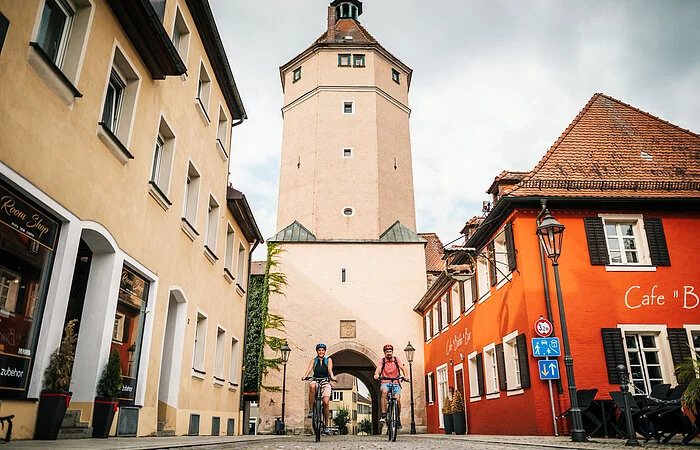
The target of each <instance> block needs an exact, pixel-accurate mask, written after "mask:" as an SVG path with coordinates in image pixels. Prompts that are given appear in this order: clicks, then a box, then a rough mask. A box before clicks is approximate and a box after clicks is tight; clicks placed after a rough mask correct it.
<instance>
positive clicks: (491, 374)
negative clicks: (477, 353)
mask: <svg viewBox="0 0 700 450" xmlns="http://www.w3.org/2000/svg"><path fill="white" fill-rule="evenodd" d="M483 355H484V356H483V360H484V388H485V391H486V392H485V393H486V400H491V399H494V398H499V397H500V396H501V390H500V386H499V383H498V359H497V357H496V343H494V342H492V343H490V344H489V345H486V346H484V352H483Z"/></svg>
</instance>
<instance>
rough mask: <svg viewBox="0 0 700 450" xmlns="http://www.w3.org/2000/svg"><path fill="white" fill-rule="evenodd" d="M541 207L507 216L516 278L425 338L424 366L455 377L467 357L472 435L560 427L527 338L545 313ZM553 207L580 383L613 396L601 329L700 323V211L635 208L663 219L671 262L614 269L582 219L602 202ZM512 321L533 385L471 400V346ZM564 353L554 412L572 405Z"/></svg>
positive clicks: (548, 431) (509, 327)
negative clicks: (600, 260) (591, 244)
mask: <svg viewBox="0 0 700 450" xmlns="http://www.w3.org/2000/svg"><path fill="white" fill-rule="evenodd" d="M537 212H538V211H527V210H526V211H516V212H515V213H513V214H512V215H511V217H510V218H509V221H510V222H511V223H512V226H513V236H514V244H515V248H516V249H517V265H518V267H517V271H514V272H513V273H512V274H511V275H512V279H511V281H510V282H507V283H506V284H505V285H503V286H501V287H500V288H499V289H496V287H493V286H492V287H491V288H490V297H488V298H486V299H485V300H482V301H480V302H477V303H476V304H474V306H473V309H471V310H468V312H467V313H466V314H462V315H461V316H460V318H459V319H457V320H456V321H455V320H453V324H451V325H450V326H449V328H448V329H446V330H444V331H442V332H441V333H440V334H439V336H436V337H433V338H432V339H431V340H430V341H429V342H428V343H426V344H425V370H426V373H429V372H433V373H435V372H436V369H437V367H439V366H441V365H443V364H445V363H447V364H448V374H449V377H448V380H449V384H450V386H454V385H455V377H454V369H453V368H454V366H455V365H458V364H460V363H463V364H464V378H465V390H466V392H467V395H466V397H467V399H466V401H465V403H466V409H467V411H466V412H467V427H468V433H470V434H528V435H552V434H554V426H553V423H552V411H551V406H550V396H549V389H548V384H547V383H546V382H544V381H541V380H540V379H539V376H538V372H537V370H538V369H537V362H536V359H535V358H534V357H532V356H531V355H532V348H531V338H532V337H536V335H535V333H534V329H533V325H534V322H535V320H536V319H537V318H539V317H540V316H546V306H545V300H544V288H543V279H542V270H541V263H540V257H539V250H538V241H537V238H536V235H535V229H536V222H535V217H536V214H537ZM551 212H552V215H553V216H554V217H555V218H556V219H557V220H558V221H560V222H561V223H562V224H564V225H565V226H566V231H565V233H564V240H563V251H562V255H561V257H560V259H559V263H560V266H559V269H560V276H561V286H562V297H563V300H564V305H565V310H566V318H567V325H568V331H569V341H570V344H571V354H572V356H573V359H574V371H575V380H576V385H577V388H578V389H591V388H597V389H599V392H598V395H597V397H596V398H597V399H610V397H609V395H608V392H609V391H611V390H619V385H611V384H610V383H609V382H608V375H607V369H606V360H605V354H604V351H603V343H602V334H601V328H619V327H623V328H624V327H626V326H628V327H632V328H633V329H634V330H640V331H644V330H650V331H655V330H663V329H665V328H683V327H687V328H692V327H693V326H694V325H697V326H698V330H700V325H699V324H700V300H699V299H698V297H699V294H700V268H699V267H700V265H699V264H700V256H698V255H700V236H699V235H697V233H695V232H694V231H693V230H697V229H698V228H699V227H700V214H698V213H690V212H688V213H685V212H684V213H669V212H663V213H658V212H643V211H642V212H636V213H635V214H643V216H645V217H656V218H661V219H662V223H663V228H664V233H665V236H666V242H667V246H668V252H669V256H670V259H671V266H668V267H661V266H659V267H654V268H651V267H650V268H646V269H641V268H636V270H631V268H629V267H628V268H626V269H625V270H623V271H609V270H607V269H606V266H593V265H591V262H590V259H589V253H588V242H587V239H586V233H585V229H584V222H583V218H584V217H597V215H598V214H599V211H556V210H552V211H551ZM606 213H616V212H615V211H611V212H607V211H606ZM621 214H622V213H621ZM624 214H629V213H628V212H625V213H624ZM546 263H547V271H548V279H549V285H550V298H551V302H552V309H553V316H554V320H553V322H554V327H555V332H554V334H555V335H556V336H561V329H560V326H559V319H558V318H559V312H558V309H557V305H556V303H557V296H556V290H555V283H554V276H553V272H552V266H551V263H550V261H549V260H547V261H546ZM652 292H653V295H654V297H652ZM436 299H439V296H437V297H436ZM453 319H454V318H453ZM516 330H517V332H518V333H525V334H526V336H527V347H528V361H529V368H530V378H531V387H530V388H526V389H524V390H523V393H522V394H519V395H511V396H509V395H507V394H506V392H505V391H502V392H500V396H499V397H498V398H494V399H486V397H485V396H482V397H481V398H480V399H479V400H478V401H475V402H473V401H469V398H468V397H469V368H468V364H467V355H468V354H470V353H472V352H474V351H478V352H482V351H483V347H484V346H485V345H488V344H490V343H496V344H497V343H499V342H501V341H502V338H503V336H506V335H508V334H509V333H512V332H513V331H516ZM660 337H661V338H662V337H663V331H661V334H660ZM667 345H668V344H667V342H663V340H662V339H660V346H661V348H660V352H661V355H662V365H663V366H664V369H665V376H664V382H668V383H672V384H675V381H676V380H675V378H674V377H673V375H672V370H673V368H672V362H671V359H670V355H668V354H667V353H668V348H667ZM462 357H463V358H464V360H463V359H462ZM563 359H564V358H563V357H562V358H559V365H560V371H561V373H562V382H563V386H564V394H563V395H562V396H561V397H559V396H558V394H557V392H556V387H555V388H554V397H555V399H554V400H555V404H556V409H557V411H556V412H557V414H559V413H561V412H562V411H563V410H564V409H566V408H568V393H567V391H566V385H567V382H566V376H565V367H564V361H563ZM427 408H428V432H430V433H441V432H442V430H441V429H440V428H439V416H438V415H439V414H440V411H439V410H438V406H437V402H436V403H435V405H429V406H428V407H427ZM558 425H559V427H560V428H559V431H560V432H561V427H562V426H564V427H566V425H565V424H562V423H561V422H560V423H559V424H558Z"/></svg>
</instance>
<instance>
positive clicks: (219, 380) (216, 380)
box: [214, 376, 226, 387]
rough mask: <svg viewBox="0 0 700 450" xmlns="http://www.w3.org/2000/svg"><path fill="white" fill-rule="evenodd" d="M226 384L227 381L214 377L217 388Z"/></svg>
mask: <svg viewBox="0 0 700 450" xmlns="http://www.w3.org/2000/svg"><path fill="white" fill-rule="evenodd" d="M225 384H226V380H224V379H223V378H219V377H217V376H214V386H215V387H222V386H224V385H225Z"/></svg>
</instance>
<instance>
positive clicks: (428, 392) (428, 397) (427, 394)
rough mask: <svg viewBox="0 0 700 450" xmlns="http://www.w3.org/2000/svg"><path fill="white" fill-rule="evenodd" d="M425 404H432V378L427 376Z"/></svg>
mask: <svg viewBox="0 0 700 450" xmlns="http://www.w3.org/2000/svg"><path fill="white" fill-rule="evenodd" d="M425 403H426V404H428V403H430V377H429V376H428V375H426V376H425Z"/></svg>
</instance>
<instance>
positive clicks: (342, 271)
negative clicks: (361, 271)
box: [340, 269, 348, 283]
mask: <svg viewBox="0 0 700 450" xmlns="http://www.w3.org/2000/svg"><path fill="white" fill-rule="evenodd" d="M347 280H348V271H347V270H346V269H340V282H341V283H345V282H346V281H347Z"/></svg>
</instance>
